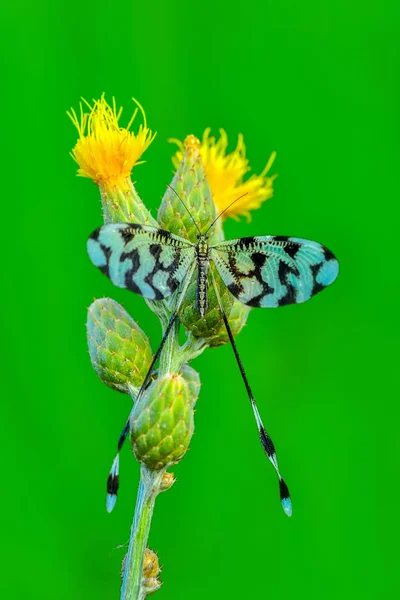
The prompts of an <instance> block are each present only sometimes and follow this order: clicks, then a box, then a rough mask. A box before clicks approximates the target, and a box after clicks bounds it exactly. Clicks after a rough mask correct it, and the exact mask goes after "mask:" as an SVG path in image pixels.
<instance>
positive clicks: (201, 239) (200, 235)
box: [197, 233, 208, 242]
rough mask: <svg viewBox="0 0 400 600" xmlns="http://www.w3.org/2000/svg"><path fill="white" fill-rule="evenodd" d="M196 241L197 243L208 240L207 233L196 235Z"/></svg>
mask: <svg viewBox="0 0 400 600" xmlns="http://www.w3.org/2000/svg"><path fill="white" fill-rule="evenodd" d="M197 239H198V240H199V242H206V241H207V240H208V235H207V233H198V234H197Z"/></svg>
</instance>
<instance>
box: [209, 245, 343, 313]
mask: <svg viewBox="0 0 400 600" xmlns="http://www.w3.org/2000/svg"><path fill="white" fill-rule="evenodd" d="M210 253H211V254H210V256H211V259H212V260H213V261H214V263H215V266H216V268H217V271H218V273H219V274H220V276H221V278H222V280H223V282H224V283H225V285H226V286H227V287H228V289H229V290H230V291H231V293H232V294H233V295H234V296H235V297H236V298H237V299H238V300H240V302H243V304H247V305H249V306H259V307H263V308H265V307H269V308H275V307H278V306H285V305H286V304H299V303H301V302H306V300H309V298H311V296H314V295H315V294H317V293H318V292H320V291H321V290H323V289H324V288H325V287H326V286H328V285H330V284H331V283H333V281H334V280H335V279H336V277H337V275H338V272H339V265H338V262H337V260H336V258H335V257H334V255H333V254H332V252H331V251H330V250H328V249H327V248H325V247H324V246H322V245H321V244H318V243H317V242H311V241H309V240H302V239H300V238H295V237H286V236H262V237H245V238H241V239H237V240H230V241H227V242H222V243H221V244H217V245H215V246H212V247H211V249H210Z"/></svg>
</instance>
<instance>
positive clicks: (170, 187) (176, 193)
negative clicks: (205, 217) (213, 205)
mask: <svg viewBox="0 0 400 600" xmlns="http://www.w3.org/2000/svg"><path fill="white" fill-rule="evenodd" d="M167 187H169V189H170V190H172V191H173V192H174V194H175V195H176V196H177V197H178V198H179V200H180V201H181V202H182V204H183V206H184V207H185V208H186V210H187V211H188V213H189V217H190V218H191V219H192V221H193V223H194V224H195V226H196V229H197V231H198V232H199V233H200V234H201V231H200V229H199V226H198V225H197V223H196V221H195V220H194V217H193V215H192V213H191V212H190V210H189V209H188V207H187V206H186V204H185V203H184V201H183V200H182V198H181V197H180V195H179V194H178V192H177V191H176V190H174V188H173V187H172V185H169V183H167Z"/></svg>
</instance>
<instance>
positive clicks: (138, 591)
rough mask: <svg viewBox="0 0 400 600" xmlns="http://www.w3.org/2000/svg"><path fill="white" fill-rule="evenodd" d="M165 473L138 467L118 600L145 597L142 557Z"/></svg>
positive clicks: (163, 470) (141, 598) (141, 599)
mask: <svg viewBox="0 0 400 600" xmlns="http://www.w3.org/2000/svg"><path fill="white" fill-rule="evenodd" d="M164 473H165V469H162V470H161V471H149V470H148V469H147V468H146V467H144V466H142V467H141V471H140V483H139V490H138V497H137V501H136V508H135V514H134V518H133V524H132V529H131V536H130V540H129V548H128V554H127V558H126V563H125V568H124V576H123V581H122V587H121V600H143V599H144V598H145V596H146V592H145V590H144V588H143V561H144V554H145V551H146V547H147V539H148V537H149V532H150V525H151V519H152V516H153V510H154V503H155V500H156V497H157V495H158V493H159V491H160V482H161V479H162V477H163V475H164Z"/></svg>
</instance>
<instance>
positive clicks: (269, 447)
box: [210, 269, 292, 517]
mask: <svg viewBox="0 0 400 600" xmlns="http://www.w3.org/2000/svg"><path fill="white" fill-rule="evenodd" d="M210 272H211V278H212V283H213V286H214V292H215V295H216V297H217V300H218V304H219V308H220V311H221V314H222V318H223V320H224V323H225V327H226V331H227V333H228V337H229V340H230V342H231V345H232V348H233V352H234V354H235V358H236V362H237V364H238V367H239V370H240V374H241V376H242V379H243V383H244V385H245V387H246V390H247V394H248V396H249V400H250V403H251V407H252V409H253V413H254V417H255V420H256V423H257V427H258V433H259V435H260V441H261V444H262V447H263V448H264V451H265V454H266V455H267V457H268V458H269V460H270V462H271V463H272V465H273V467H274V469H275V471H276V473H277V475H278V479H279V495H280V497H281V503H282V508H283V510H284V511H285V513H286V514H287V516H288V517H291V516H292V501H291V500H290V494H289V489H288V486H287V485H286V483H285V481H284V479H283V477H282V475H281V474H280V472H279V467H278V460H277V458H276V452H275V447H274V444H273V442H272V440H271V438H270V437H269V435H268V433H267V430H266V429H265V427H264V425H263V422H262V421H261V417H260V413H259V412H258V408H257V405H256V401H255V399H254V396H253V392H252V391H251V388H250V384H249V382H248V379H247V376H246V373H245V371H244V368H243V365H242V361H241V360H240V356H239V353H238V351H237V348H236V344H235V340H234V339H233V335H232V331H231V328H230V327H229V322H228V319H227V317H226V314H225V311H224V307H223V305H222V302H221V298H220V295H219V292H218V289H217V286H216V285H215V278H214V274H213V272H212V269H210Z"/></svg>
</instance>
